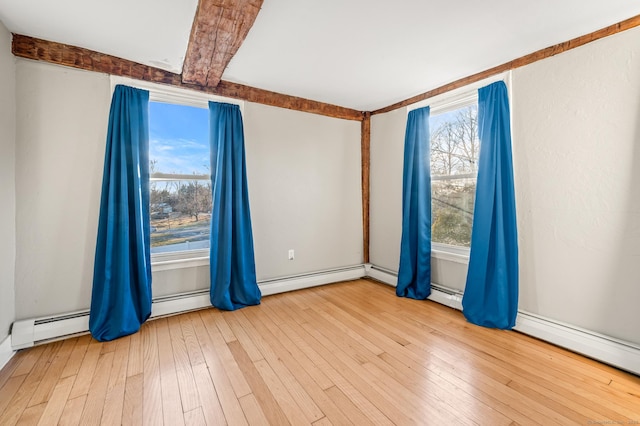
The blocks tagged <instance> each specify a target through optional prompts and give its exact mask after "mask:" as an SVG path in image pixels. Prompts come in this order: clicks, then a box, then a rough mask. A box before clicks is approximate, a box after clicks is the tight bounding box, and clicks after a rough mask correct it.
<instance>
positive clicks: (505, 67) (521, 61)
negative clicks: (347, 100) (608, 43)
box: [371, 15, 640, 114]
mask: <svg viewBox="0 0 640 426" xmlns="http://www.w3.org/2000/svg"><path fill="white" fill-rule="evenodd" d="M637 26H640V15H637V16H634V17H633V18H629V19H627V20H624V21H622V22H618V23H617V24H613V25H610V26H608V27H606V28H603V29H601V30H598V31H595V32H592V33H590V34H586V35H583V36H580V37H576V38H574V39H572V40H569V41H565V42H564V43H559V44H556V45H555V46H551V47H547V48H545V49H541V50H538V51H536V52H533V53H530V54H528V55H525V56H522V57H520V58H518V59H514V60H512V61H509V62H507V63H504V64H502V65H498V66H497V67H493V68H490V69H488V70H485V71H482V72H479V73H477V74H473V75H471V76H469V77H465V78H461V79H460V80H456V81H454V82H452V83H449V84H445V85H444V86H440V87H438V88H436V89H433V90H429V91H428V92H425V93H421V94H419V95H416V96H413V97H411V98H409V99H405V100H404V101H400V102H397V103H395V104H393V105H389V106H387V107H384V108H381V109H378V110H375V111H373V112H372V113H371V114H382V113H385V112H389V111H393V110H396V109H398V108H403V107H406V106H408V105H411V104H415V103H416V102H420V101H423V100H425V99H429V98H432V97H434V96H436V95H440V94H442V93H446V92H449V91H451V90H454V89H457V88H459V87H464V86H466V85H468V84H471V83H475V82H476V81H480V80H483V79H485V78H489V77H491V76H494V75H496V74H500V73H502V72H506V71H509V70H513V69H516V68H520V67H523V66H525V65H529V64H532V63H534V62H537V61H540V60H542V59H546V58H550V57H551V56H555V55H557V54H559V53H562V52H566V51H567V50H571V49H575V48H576V47H580V46H583V45H585V44H587V43H591V42H592V41H596V40H599V39H601V38H604V37H608V36H610V35H613V34H617V33H619V32H622V31H626V30H629V29H631V28H635V27H637Z"/></svg>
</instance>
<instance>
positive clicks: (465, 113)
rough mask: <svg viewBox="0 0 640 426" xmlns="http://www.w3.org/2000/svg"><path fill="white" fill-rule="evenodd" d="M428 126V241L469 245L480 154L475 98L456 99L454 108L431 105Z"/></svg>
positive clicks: (450, 248)
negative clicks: (429, 193)
mask: <svg viewBox="0 0 640 426" xmlns="http://www.w3.org/2000/svg"><path fill="white" fill-rule="evenodd" d="M461 104H462V106H461ZM434 110H435V111H434ZM429 127H430V131H431V221H432V222H431V223H432V225H431V240H432V242H433V243H436V244H438V243H439V244H446V245H448V246H458V247H469V246H470V245H471V227H472V224H473V206H474V199H475V192H476V178H477V173H478V155H479V153H480V140H479V138H478V103H477V98H476V97H475V96H471V97H468V98H467V99H466V100H464V102H457V103H456V104H455V106H454V107H453V109H452V108H451V106H449V107H448V108H447V106H446V105H445V106H444V107H443V108H440V111H438V109H436V108H433V109H432V114H431V117H430V121H429ZM440 248H443V247H442V246H440ZM444 248H445V249H446V246H445V247H444ZM448 248H449V250H450V251H451V250H452V249H453V250H455V249H454V248H453V247H448Z"/></svg>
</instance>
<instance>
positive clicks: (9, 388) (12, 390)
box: [0, 374, 27, 417]
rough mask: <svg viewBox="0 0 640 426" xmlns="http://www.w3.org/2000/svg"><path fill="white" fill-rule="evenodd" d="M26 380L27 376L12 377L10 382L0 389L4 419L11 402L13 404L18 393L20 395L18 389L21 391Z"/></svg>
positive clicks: (0, 405) (0, 409) (0, 415)
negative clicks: (12, 401)
mask: <svg viewBox="0 0 640 426" xmlns="http://www.w3.org/2000/svg"><path fill="white" fill-rule="evenodd" d="M26 378H27V375H26V374H23V375H22V376H16V377H10V378H9V380H7V381H6V382H5V383H4V385H3V386H2V387H1V388H0V417H2V414H4V412H5V410H6V409H7V407H8V406H9V402H11V400H12V399H13V397H14V396H15V395H16V393H18V389H20V387H21V386H22V383H23V382H24V380H25V379H26Z"/></svg>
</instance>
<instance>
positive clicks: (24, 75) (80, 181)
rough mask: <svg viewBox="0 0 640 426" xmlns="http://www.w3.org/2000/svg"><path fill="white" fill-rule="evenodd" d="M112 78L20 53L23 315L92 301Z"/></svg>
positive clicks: (19, 279)
mask: <svg viewBox="0 0 640 426" xmlns="http://www.w3.org/2000/svg"><path fill="white" fill-rule="evenodd" d="M109 97H110V83H109V77H108V76H107V75H105V74H97V73H90V72H85V71H79V70H75V69H71V68H63V67H59V66H55V65H50V64H46V63H39V62H33V61H28V60H22V59H18V62H17V144H16V145H17V148H16V194H17V208H16V217H17V231H16V232H17V244H16V246H17V252H16V316H17V318H18V319H24V318H30V317H37V316H43V315H48V314H57V313H65V312H69V311H73V310H79V309H84V308H87V307H88V306H89V303H90V297H91V282H92V276H93V257H94V254H95V242H96V230H97V222H98V220H97V218H98V210H99V205H100V187H101V180H102V167H103V162H104V147H105V140H106V129H107V121H108V114H109Z"/></svg>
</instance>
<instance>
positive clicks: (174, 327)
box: [168, 316, 202, 422]
mask: <svg viewBox="0 0 640 426" xmlns="http://www.w3.org/2000/svg"><path fill="white" fill-rule="evenodd" d="M168 321H169V334H170V335H171V348H172V351H173V358H174V360H175V363H176V373H177V377H178V388H179V390H180V400H181V401H182V410H183V411H184V413H185V422H186V421H187V419H186V413H188V412H191V411H194V410H196V409H197V408H199V407H200V396H199V395H198V390H197V389H196V382H195V380H194V378H193V370H192V369H191V363H190V361H189V354H188V353H187V346H186V343H185V341H184V337H183V336H182V327H181V326H180V317H178V316H174V317H171V318H169V319H168ZM200 412H202V410H200ZM192 415H194V414H192Z"/></svg>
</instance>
